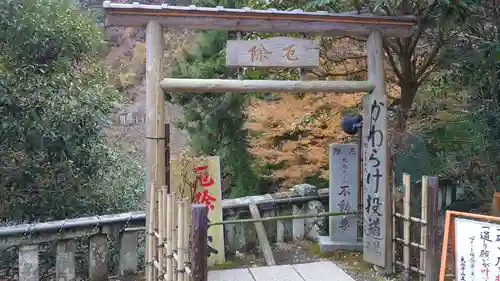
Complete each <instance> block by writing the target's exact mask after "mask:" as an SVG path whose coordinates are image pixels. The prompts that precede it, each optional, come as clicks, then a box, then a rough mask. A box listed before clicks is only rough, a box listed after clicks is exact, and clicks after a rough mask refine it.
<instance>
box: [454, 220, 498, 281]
mask: <svg viewBox="0 0 500 281" xmlns="http://www.w3.org/2000/svg"><path fill="white" fill-rule="evenodd" d="M454 221H455V229H454V231H455V263H456V265H455V270H456V271H455V272H456V275H455V280H456V281H474V280H477V281H479V280H480V281H497V280H500V225H498V224H494V223H489V222H483V221H475V220H471V219H465V218H455V220H454Z"/></svg>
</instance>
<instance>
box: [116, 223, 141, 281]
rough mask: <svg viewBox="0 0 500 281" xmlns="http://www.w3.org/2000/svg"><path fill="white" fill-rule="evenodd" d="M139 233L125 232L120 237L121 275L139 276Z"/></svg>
mask: <svg viewBox="0 0 500 281" xmlns="http://www.w3.org/2000/svg"><path fill="white" fill-rule="evenodd" d="M137 236H138V235H137V231H124V232H123V233H122V234H121V236H120V275H122V276H126V275H135V274H137V246H138V245H137V238H138V237H137Z"/></svg>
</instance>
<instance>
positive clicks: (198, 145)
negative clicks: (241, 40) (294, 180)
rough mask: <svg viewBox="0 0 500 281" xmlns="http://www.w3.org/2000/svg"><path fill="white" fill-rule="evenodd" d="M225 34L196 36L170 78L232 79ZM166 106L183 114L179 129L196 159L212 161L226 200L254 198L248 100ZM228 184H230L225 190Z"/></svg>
mask: <svg viewBox="0 0 500 281" xmlns="http://www.w3.org/2000/svg"><path fill="white" fill-rule="evenodd" d="M228 39H229V34H228V32H226V31H206V32H202V33H200V34H199V46H197V47H194V48H192V49H191V50H187V51H185V53H184V56H182V57H181V58H179V59H177V60H176V61H175V63H174V65H173V76H175V77H181V78H211V79H235V73H234V71H232V70H227V69H226V66H225V58H224V51H223V50H224V47H225V44H226V41H227V40H228ZM166 96H167V100H168V101H169V102H172V103H175V104H179V105H180V106H181V107H182V108H183V118H182V120H180V122H179V124H178V126H179V127H180V128H182V129H183V130H186V131H187V133H188V135H189V142H190V146H191V149H192V150H193V152H194V153H195V154H197V155H217V156H219V157H220V159H221V169H222V170H221V173H222V177H223V179H224V182H225V183H226V185H227V186H224V188H226V189H225V190H224V193H225V195H226V196H227V195H229V196H230V197H240V196H246V195H254V194H257V193H259V192H260V191H261V190H260V189H259V184H258V178H257V176H256V175H255V172H254V171H253V169H252V162H253V159H252V156H251V154H250V153H249V152H248V141H247V134H248V133H247V130H246V129H245V128H244V124H245V121H246V116H245V113H244V110H245V107H246V105H247V101H248V95H245V94H240V93H223V94H220V93H207V94H194V93H193V94H167V95H166ZM228 183H230V184H228Z"/></svg>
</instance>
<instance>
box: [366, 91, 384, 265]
mask: <svg viewBox="0 0 500 281" xmlns="http://www.w3.org/2000/svg"><path fill="white" fill-rule="evenodd" d="M386 100H387V98H386V97H383V98H377V97H376V96H375V95H368V96H365V99H364V101H363V133H362V135H363V136H362V137H363V244H364V245H363V259H364V260H365V261H367V262H369V263H372V264H376V265H378V266H382V267H383V266H385V262H386V256H385V255H386V247H385V245H386V240H385V239H386V229H387V218H388V216H387V214H386V209H385V206H386V202H385V200H386V198H387V195H386V188H387V185H388V184H389V178H388V177H389V174H388V167H387V157H388V155H387V138H388V136H387V135H385V132H387V102H386Z"/></svg>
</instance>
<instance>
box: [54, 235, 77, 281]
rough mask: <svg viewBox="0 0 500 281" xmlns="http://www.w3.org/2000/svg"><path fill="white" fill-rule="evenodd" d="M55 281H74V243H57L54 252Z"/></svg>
mask: <svg viewBox="0 0 500 281" xmlns="http://www.w3.org/2000/svg"><path fill="white" fill-rule="evenodd" d="M56 280H57V281H75V280H76V272H75V241H74V240H61V241H57V250H56Z"/></svg>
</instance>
